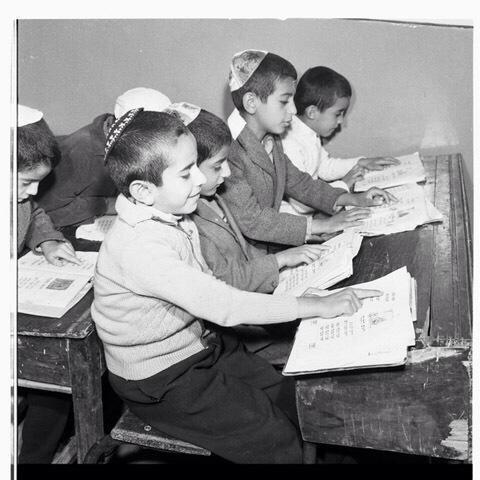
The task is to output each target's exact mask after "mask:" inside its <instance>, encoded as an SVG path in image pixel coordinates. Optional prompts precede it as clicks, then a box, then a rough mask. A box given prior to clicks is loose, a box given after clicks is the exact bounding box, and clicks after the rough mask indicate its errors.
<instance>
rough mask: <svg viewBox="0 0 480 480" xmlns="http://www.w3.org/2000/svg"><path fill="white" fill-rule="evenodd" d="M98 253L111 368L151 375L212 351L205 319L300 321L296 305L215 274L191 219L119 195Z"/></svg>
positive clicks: (97, 284)
mask: <svg viewBox="0 0 480 480" xmlns="http://www.w3.org/2000/svg"><path fill="white" fill-rule="evenodd" d="M115 207H116V209H117V212H118V218H117V220H116V221H115V223H114V225H113V226H112V228H111V230H110V231H109V232H108V234H107V235H106V238H105V240H104V242H103V244H102V247H101V249H100V252H99V257H98V262H97V267H96V272H95V278H94V292H95V296H94V301H93V304H92V317H93V320H94V322H95V324H96V327H97V332H98V335H99V337H100V339H101V340H102V342H103V345H104V349H105V359H106V363H107V367H108V369H109V370H110V371H111V372H112V373H114V374H115V375H119V376H121V377H123V378H125V379H127V380H140V379H144V378H147V377H150V376H152V375H154V374H156V373H158V372H160V371H162V370H165V369H166V368H168V367H170V366H172V365H174V364H176V363H178V362H180V361H182V360H184V359H185V358H188V357H190V356H191V355H193V354H195V353H197V352H199V351H201V350H202V349H204V348H206V346H205V344H204V342H203V341H202V335H203V332H204V327H203V322H202V319H205V320H208V321H210V322H213V323H216V324H219V325H222V326H234V325H239V324H242V323H251V324H267V323H278V322H284V321H290V320H294V319H296V318H297V317H298V304H297V299H296V298H295V297H293V296H271V295H264V294H259V293H251V292H243V291H240V290H237V289H235V288H233V287H231V286H229V285H227V284H226V283H224V282H223V281H221V280H218V279H216V278H215V277H213V276H212V275H211V272H210V270H209V269H208V267H207V265H206V264H205V261H204V260H203V257H202V255H201V251H200V242H199V237H198V231H197V229H196V227H195V224H194V223H193V222H192V221H191V219H190V218H188V217H176V216H174V215H167V214H164V213H163V212H160V211H158V210H157V209H155V208H153V207H148V206H145V205H141V204H134V203H132V202H130V201H129V200H128V199H126V198H125V197H124V196H123V195H120V196H119V197H118V199H117V203H116V205H115Z"/></svg>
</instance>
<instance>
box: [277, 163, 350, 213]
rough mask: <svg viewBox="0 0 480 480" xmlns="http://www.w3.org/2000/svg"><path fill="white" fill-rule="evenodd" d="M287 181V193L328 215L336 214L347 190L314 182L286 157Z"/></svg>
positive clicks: (325, 183)
mask: <svg viewBox="0 0 480 480" xmlns="http://www.w3.org/2000/svg"><path fill="white" fill-rule="evenodd" d="M285 159H286V169H287V181H286V186H285V187H286V188H285V193H286V194H287V195H288V196H289V197H292V198H294V199H295V200H299V201H300V202H302V203H305V204H306V205H308V206H310V207H313V208H315V209H316V210H319V211H321V212H324V213H327V214H330V215H331V214H333V213H336V209H335V202H336V201H337V198H338V197H339V196H340V195H341V194H342V193H345V190H343V189H339V188H333V187H331V186H330V185H329V184H328V183H327V182H325V181H323V180H321V179H318V180H314V179H313V178H312V177H311V176H310V175H309V174H308V173H305V172H302V171H300V170H299V169H298V168H297V167H296V166H295V165H293V163H292V162H291V161H290V159H289V158H288V157H287V156H286V155H285Z"/></svg>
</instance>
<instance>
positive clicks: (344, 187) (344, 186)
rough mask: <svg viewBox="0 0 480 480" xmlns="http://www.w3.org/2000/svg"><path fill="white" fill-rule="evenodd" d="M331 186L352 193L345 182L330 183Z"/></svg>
mask: <svg viewBox="0 0 480 480" xmlns="http://www.w3.org/2000/svg"><path fill="white" fill-rule="evenodd" d="M330 186H331V187H334V188H343V190H346V191H347V192H349V193H350V189H349V188H348V185H347V184H346V183H345V182H344V181H343V180H336V181H335V182H332V183H330Z"/></svg>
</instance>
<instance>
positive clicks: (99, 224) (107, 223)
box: [75, 215, 117, 242]
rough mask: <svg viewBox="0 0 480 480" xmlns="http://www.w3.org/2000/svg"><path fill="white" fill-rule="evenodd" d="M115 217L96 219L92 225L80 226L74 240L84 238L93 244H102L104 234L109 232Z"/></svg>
mask: <svg viewBox="0 0 480 480" xmlns="http://www.w3.org/2000/svg"><path fill="white" fill-rule="evenodd" d="M116 218H117V215H103V216H101V217H97V218H96V219H95V221H94V222H93V223H87V224H86V225H80V226H79V227H78V228H77V230H76V231H75V237H76V238H85V239H87V240H92V241H94V242H103V239H104V238H105V234H106V233H107V232H108V231H109V230H110V228H111V226H112V225H113V222H114V221H115V219H116Z"/></svg>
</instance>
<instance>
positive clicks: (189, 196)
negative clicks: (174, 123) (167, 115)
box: [149, 133, 205, 215]
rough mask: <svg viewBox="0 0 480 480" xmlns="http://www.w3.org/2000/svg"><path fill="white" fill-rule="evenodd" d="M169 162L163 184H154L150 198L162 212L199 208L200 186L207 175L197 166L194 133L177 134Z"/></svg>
mask: <svg viewBox="0 0 480 480" xmlns="http://www.w3.org/2000/svg"><path fill="white" fill-rule="evenodd" d="M168 157H169V165H168V167H167V168H166V169H165V170H164V172H163V175H162V185H161V186H154V185H152V184H150V186H151V187H153V191H152V200H151V201H150V202H149V203H150V204H151V205H152V206H153V207H155V208H157V209H158V210H160V211H161V212H164V213H171V214H173V215H185V214H188V213H192V212H193V211H194V210H195V209H196V208H197V203H198V199H199V198H200V187H201V186H202V185H203V184H204V183H205V177H204V175H203V173H202V172H200V170H199V169H198V167H197V144H196V142H195V138H194V137H193V135H192V134H190V133H189V134H188V135H181V136H180V137H178V140H177V143H176V145H175V146H173V147H171V149H170V151H169V155H168Z"/></svg>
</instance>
